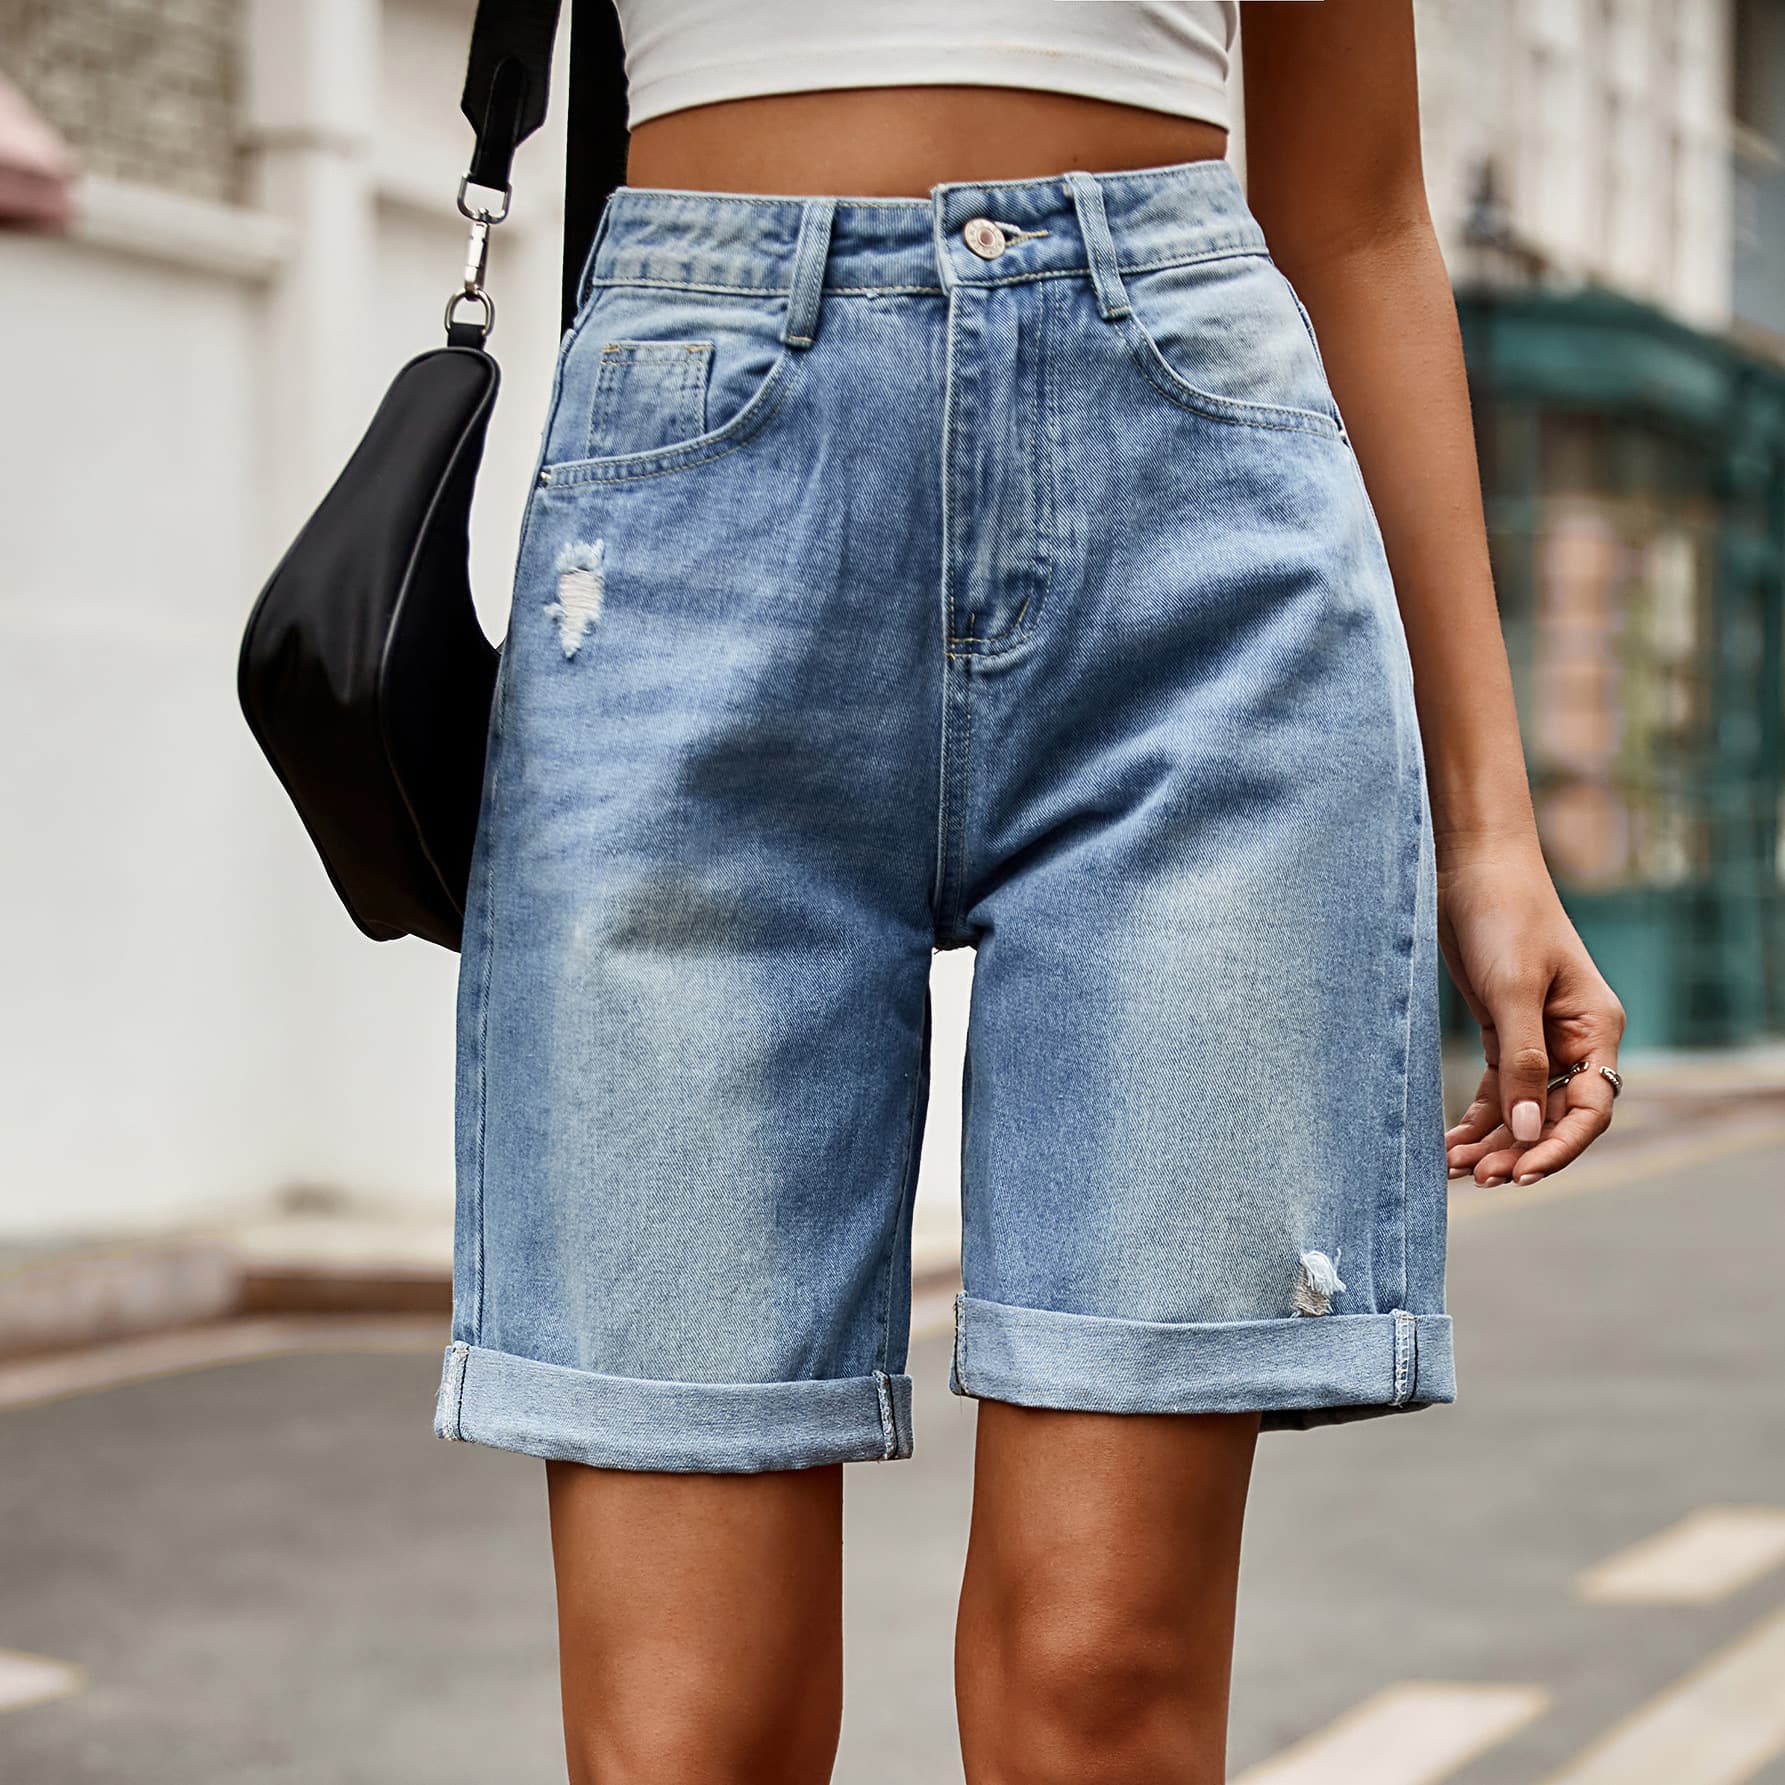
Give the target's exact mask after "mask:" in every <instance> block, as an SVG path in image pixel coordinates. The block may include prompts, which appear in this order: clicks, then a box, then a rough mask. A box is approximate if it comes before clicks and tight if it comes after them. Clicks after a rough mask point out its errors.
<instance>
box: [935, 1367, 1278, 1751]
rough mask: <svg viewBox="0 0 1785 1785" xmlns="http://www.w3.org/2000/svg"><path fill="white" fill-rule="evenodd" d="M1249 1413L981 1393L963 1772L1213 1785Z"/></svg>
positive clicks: (965, 1588) (1250, 1436) (958, 1653)
mask: <svg viewBox="0 0 1785 1785" xmlns="http://www.w3.org/2000/svg"><path fill="white" fill-rule="evenodd" d="M1257 1435H1258V1416H1257V1415H1256V1414H1234V1415H1226V1414H1223V1415H1187V1414H1130V1413H1122V1414H1112V1413H1059V1412H1051V1411H1045V1410H1042V1409H1038V1408H1029V1407H1016V1406H1011V1405H1009V1404H1007V1403H1004V1402H999V1401H981V1402H980V1404H979V1436H978V1449H977V1458H976V1463H975V1474H974V1485H973V1528H972V1536H971V1539H970V1541H969V1544H968V1550H967V1570H966V1577H965V1579H964V1581H963V1583H962V1588H961V1605H960V1617H959V1621H958V1623H957V1626H956V1631H955V1696H956V1700H957V1702H958V1705H959V1710H960V1722H961V1749H962V1754H963V1757H964V1759H965V1762H966V1769H967V1778H968V1780H969V1782H970V1785H1056V1781H1057V1782H1058V1785H1066V1782H1067V1781H1070V1782H1071V1785H1117V1782H1118V1781H1119V1785H1221V1780H1222V1779H1223V1777H1224V1774H1225V1761H1226V1746H1227V1691H1228V1681H1229V1677H1230V1675H1231V1672H1232V1663H1233V1617H1234V1595H1235V1590H1236V1587H1237V1584H1238V1578H1239V1558H1240V1526H1241V1523H1242V1520H1243V1518H1244V1514H1245V1506H1246V1490H1247V1487H1248V1484H1249V1482H1250V1479H1251V1472H1252V1451H1253V1445H1254V1442H1255V1441H1256V1438H1257Z"/></svg>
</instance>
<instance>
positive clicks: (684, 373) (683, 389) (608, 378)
mask: <svg viewBox="0 0 1785 1785" xmlns="http://www.w3.org/2000/svg"><path fill="white" fill-rule="evenodd" d="M712 364H713V343H712V342H711V341H608V342H605V343H604V344H603V346H602V349H601V365H600V369H599V370H598V371H597V373H596V375H595V395H594V399H593V401H592V402H591V403H590V405H589V432H588V439H587V446H586V451H585V454H584V456H585V457H587V458H592V459H598V458H606V457H609V456H611V455H613V454H616V453H625V452H652V451H655V450H656V449H657V448H658V447H661V446H674V445H675V444H676V442H677V441H679V440H691V439H693V438H694V436H695V435H697V434H701V433H704V432H705V431H706V425H707V376H708V373H709V372H710V371H711V369H712Z"/></svg>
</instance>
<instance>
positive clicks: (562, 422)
mask: <svg viewBox="0 0 1785 1785" xmlns="http://www.w3.org/2000/svg"><path fill="white" fill-rule="evenodd" d="M785 316H786V294H785V293H783V292H780V291H762V292H729V291H715V290H709V289H705V288H695V287H688V286H653V285H643V284H637V285H625V284H616V285H598V286H597V287H596V288H595V290H594V292H593V294H592V295H591V297H590V299H589V301H588V303H587V304H586V305H585V306H584V308H583V310H582V312H581V313H580V314H579V315H578V317H577V321H576V324H575V327H574V328H573V329H572V331H571V333H570V335H569V336H567V337H566V339H565V342H564V345H563V348H562V350H561V355H560V385H561V394H560V398H559V402H558V405H557V408H556V410H555V411H554V413H553V418H552V422H551V426H550V430H549V436H548V439H547V442H546V452H545V458H544V472H545V478H546V481H547V482H552V483H560V482H566V481H581V480H584V479H587V478H590V477H599V476H607V475H614V476H638V475H642V474H645V473H648V472H654V471H655V470H657V469H659V468H666V467H667V465H668V464H669V463H671V462H674V463H677V464H680V463H682V462H684V461H686V460H689V459H691V458H693V459H698V458H700V457H702V456H705V455H706V454H707V452H708V450H709V449H710V448H712V447H714V446H715V445H717V444H718V443H719V442H721V441H726V440H729V441H732V442H734V443H735V442H736V441H737V439H738V438H739V436H740V434H742V433H747V432H748V431H750V430H752V429H753V428H754V426H755V425H756V424H757V423H758V422H759V421H760V420H761V419H762V418H763V413H764V409H765V406H766V407H768V408H771V409H772V407H773V406H774V405H775V404H776V403H778V401H779V394H780V393H779V387H782V386H784V385H785V384H786V382H787V378H788V375H789V374H788V361H789V360H790V358H792V357H794V350H792V349H790V348H789V346H788V344H787V343H786V342H785V341H783V340H782V339H781V331H782V327H783V325H784V321H785Z"/></svg>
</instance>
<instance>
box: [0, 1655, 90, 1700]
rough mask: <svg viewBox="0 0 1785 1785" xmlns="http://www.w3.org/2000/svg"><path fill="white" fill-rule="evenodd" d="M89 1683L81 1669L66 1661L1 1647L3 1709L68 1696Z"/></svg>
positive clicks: (1, 1695) (0, 1673)
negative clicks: (22, 1653) (20, 1652)
mask: <svg viewBox="0 0 1785 1785" xmlns="http://www.w3.org/2000/svg"><path fill="white" fill-rule="evenodd" d="M86 1683H87V1682H86V1677H85V1676H84V1675H83V1674H82V1672H81V1670H80V1669H79V1668H78V1667H70V1666H69V1664H68V1663H67V1662H66V1661H51V1660H49V1659H47V1658H46V1657H45V1656H42V1655H21V1654H19V1653H18V1651H17V1650H15V1649H0V1711H19V1710H23V1709H24V1708H25V1706H26V1705H28V1704H45V1703H47V1702H48V1701H49V1700H50V1699H52V1698H66V1697H67V1696H68V1695H69V1693H71V1692H78V1691H80V1689H81V1688H82V1687H83V1686H84V1685H85V1684H86Z"/></svg>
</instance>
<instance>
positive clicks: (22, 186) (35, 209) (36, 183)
mask: <svg viewBox="0 0 1785 1785" xmlns="http://www.w3.org/2000/svg"><path fill="white" fill-rule="evenodd" d="M73 180H74V157H73V156H72V155H70V154H69V152H68V149H67V147H66V146H65V145H64V143H63V141H62V139H61V138H60V137H59V136H57V134H56V133H55V131H53V130H52V129H51V128H50V127H49V125H47V124H46V123H45V122H44V121H43V119H42V118H40V117H39V116H38V115H37V113H36V112H34V111H33V110H32V109H31V107H30V106H29V105H28V104H27V103H26V101H25V96H24V95H23V94H22V93H20V92H19V90H18V89H17V88H16V87H15V86H13V85H12V84H11V82H9V81H8V80H7V79H6V78H5V77H4V76H3V75H0V229H48V230H59V229H66V228H67V227H68V223H69V218H70V215H71V213H72V211H73V203H72V200H71V198H70V187H71V185H72V183H73Z"/></svg>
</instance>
